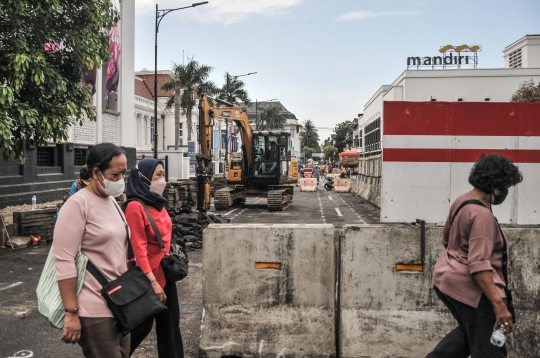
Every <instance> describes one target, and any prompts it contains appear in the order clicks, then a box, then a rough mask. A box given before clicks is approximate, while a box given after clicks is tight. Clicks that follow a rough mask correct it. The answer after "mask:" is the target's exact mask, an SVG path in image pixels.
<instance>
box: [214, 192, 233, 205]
mask: <svg viewBox="0 0 540 358" xmlns="http://www.w3.org/2000/svg"><path fill="white" fill-rule="evenodd" d="M233 190H234V189H232V188H223V189H220V190H218V191H216V193H215V194H214V207H215V208H216V210H227V209H228V208H229V207H230V206H231V204H232V203H231V191H233Z"/></svg>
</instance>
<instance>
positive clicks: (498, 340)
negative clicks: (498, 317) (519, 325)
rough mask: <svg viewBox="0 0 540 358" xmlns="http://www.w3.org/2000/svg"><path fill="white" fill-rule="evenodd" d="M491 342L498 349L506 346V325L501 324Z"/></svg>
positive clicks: (494, 332)
mask: <svg viewBox="0 0 540 358" xmlns="http://www.w3.org/2000/svg"><path fill="white" fill-rule="evenodd" d="M490 342H491V344H493V345H494V346H497V347H502V346H504V343H505V342H506V328H504V324H502V323H501V324H499V328H497V329H496V330H495V331H493V334H492V335H491V340H490Z"/></svg>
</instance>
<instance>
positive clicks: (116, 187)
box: [101, 174, 126, 198]
mask: <svg viewBox="0 0 540 358" xmlns="http://www.w3.org/2000/svg"><path fill="white" fill-rule="evenodd" d="M101 177H102V178H103V185H102V186H101V189H103V192H104V193H105V194H107V195H110V196H112V197H115V198H116V197H117V196H119V195H121V194H122V193H123V192H124V188H125V186H126V183H125V182H124V178H122V179H120V180H118V181H110V180H109V179H105V177H104V176H103V174H101Z"/></svg>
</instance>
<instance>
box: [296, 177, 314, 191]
mask: <svg viewBox="0 0 540 358" xmlns="http://www.w3.org/2000/svg"><path fill="white" fill-rule="evenodd" d="M298 181H299V184H300V191H317V189H318V185H317V179H316V178H300V179H298Z"/></svg>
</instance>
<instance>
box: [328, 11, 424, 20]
mask: <svg viewBox="0 0 540 358" xmlns="http://www.w3.org/2000/svg"><path fill="white" fill-rule="evenodd" d="M411 15H418V12H417V11H388V12H384V11H371V10H368V11H352V12H347V13H345V14H342V15H340V16H338V17H337V18H336V20H337V21H354V20H365V19H375V18H377V17H382V16H411Z"/></svg>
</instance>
